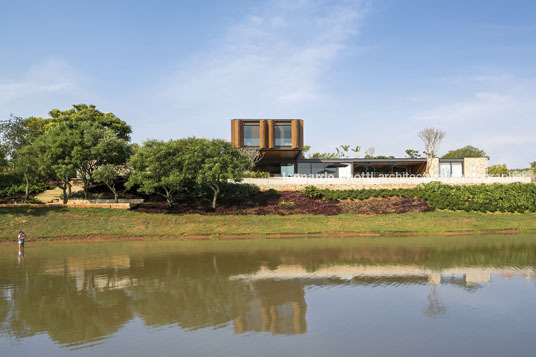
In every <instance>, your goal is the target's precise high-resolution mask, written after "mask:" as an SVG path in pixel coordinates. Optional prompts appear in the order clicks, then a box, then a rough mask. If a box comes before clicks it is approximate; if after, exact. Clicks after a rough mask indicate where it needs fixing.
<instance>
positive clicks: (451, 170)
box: [439, 162, 463, 177]
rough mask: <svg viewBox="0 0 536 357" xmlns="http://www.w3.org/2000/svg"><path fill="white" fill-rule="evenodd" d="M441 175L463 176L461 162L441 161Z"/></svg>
mask: <svg viewBox="0 0 536 357" xmlns="http://www.w3.org/2000/svg"><path fill="white" fill-rule="evenodd" d="M439 177H463V165H462V163H461V162H440V163H439Z"/></svg>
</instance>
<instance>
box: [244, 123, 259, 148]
mask: <svg viewBox="0 0 536 357" xmlns="http://www.w3.org/2000/svg"><path fill="white" fill-rule="evenodd" d="M259 134H260V133H259V124H246V125H244V146H259V144H260V141H259Z"/></svg>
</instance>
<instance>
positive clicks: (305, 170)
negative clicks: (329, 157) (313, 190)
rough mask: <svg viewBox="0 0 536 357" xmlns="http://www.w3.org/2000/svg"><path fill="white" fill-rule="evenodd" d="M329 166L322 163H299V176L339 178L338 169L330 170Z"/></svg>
mask: <svg viewBox="0 0 536 357" xmlns="http://www.w3.org/2000/svg"><path fill="white" fill-rule="evenodd" d="M328 165H329V163H328V164H326V163H321V162H313V163H311V162H304V163H302V162H299V163H298V175H300V176H309V177H338V172H337V169H336V168H328V167H327V166H328Z"/></svg>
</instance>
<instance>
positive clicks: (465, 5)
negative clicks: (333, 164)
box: [0, 0, 536, 168]
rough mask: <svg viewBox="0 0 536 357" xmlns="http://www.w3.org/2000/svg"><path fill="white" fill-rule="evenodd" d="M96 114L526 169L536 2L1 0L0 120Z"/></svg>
mask: <svg viewBox="0 0 536 357" xmlns="http://www.w3.org/2000/svg"><path fill="white" fill-rule="evenodd" d="M75 103H86V104H95V105H97V108H99V109H100V110H102V111H107V112H108V111H110V112H113V113H114V114H116V115H117V116H118V117H120V118H121V119H123V120H125V121H127V122H128V123H129V124H131V125H132V127H133V130H134V135H133V140H134V141H136V142H142V141H143V140H145V139H148V138H157V139H170V138H181V137H186V136H193V135H195V136H204V137H220V138H224V139H228V140H229V139H230V119H231V118H260V117H262V118H302V119H304V121H305V143H306V144H309V145H312V146H313V148H312V150H313V151H334V147H335V146H336V145H339V144H351V145H360V146H361V147H363V148H368V147H375V153H376V154H377V155H395V156H403V155H404V150H405V149H408V148H412V149H419V150H422V149H423V147H422V143H421V141H420V139H418V137H417V132H418V131H419V130H420V129H422V128H424V127H427V126H433V127H437V128H440V129H443V130H444V131H446V133H447V135H446V137H445V140H444V142H443V144H442V146H441V150H440V154H443V153H445V152H446V151H448V150H451V149H455V148H459V147H462V146H465V145H468V144H470V145H474V146H477V147H480V148H482V149H484V150H485V151H486V152H487V153H488V154H489V155H490V156H491V163H506V164H508V166H509V167H510V168H519V167H527V166H528V162H529V161H534V160H536V1H532V0H526V1H516V0H510V1H490V0H488V1H484V0H483V1H470V0H463V1H454V0H451V1H430V0H422V1H418V0H399V1H394V0H392V1H388V0H378V1H313V0H311V1H308V0H296V1H266V2H263V1H226V0H220V1H201V0H197V1H154V0H153V1H144V2H135V1H97V0H92V1H73V0H69V1H53V0H51V1H34V2H31V1H24V0H20V1H7V0H0V118H6V119H7V118H8V117H9V114H10V113H13V114H15V115H18V116H30V115H40V116H45V115H47V113H48V111H49V110H50V109H52V108H59V109H68V108H69V107H70V105H71V104H75Z"/></svg>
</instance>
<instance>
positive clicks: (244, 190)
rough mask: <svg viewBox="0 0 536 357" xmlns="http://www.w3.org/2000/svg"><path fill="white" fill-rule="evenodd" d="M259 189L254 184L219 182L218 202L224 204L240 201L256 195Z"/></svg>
mask: <svg viewBox="0 0 536 357" xmlns="http://www.w3.org/2000/svg"><path fill="white" fill-rule="evenodd" d="M259 192H260V189H259V187H258V186H256V185H252V184H246V183H232V182H226V183H223V184H221V193H220V200H221V201H220V202H221V203H224V204H233V203H242V202H243V201H246V200H248V199H251V198H252V197H254V196H256V195H258V194H259Z"/></svg>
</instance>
